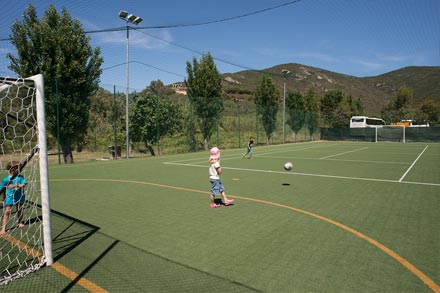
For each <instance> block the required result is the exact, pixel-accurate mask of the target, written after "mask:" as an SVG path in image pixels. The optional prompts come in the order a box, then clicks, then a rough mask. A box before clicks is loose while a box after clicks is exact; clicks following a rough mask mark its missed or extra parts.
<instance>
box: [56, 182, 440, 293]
mask: <svg viewBox="0 0 440 293" xmlns="http://www.w3.org/2000/svg"><path fill="white" fill-rule="evenodd" d="M50 181H103V182H122V183H135V184H142V185H151V186H157V187H163V188H168V189H175V190H183V191H190V192H195V193H202V194H208V195H209V194H210V193H209V192H207V191H202V190H197V189H192V188H185V187H178V186H172V185H165V184H159V183H152V182H143V181H134V180H121V179H55V180H50ZM228 197H233V198H238V199H243V200H247V201H253V202H258V203H263V204H268V205H272V206H276V207H280V208H285V209H289V210H292V211H295V212H298V213H301V214H304V215H308V216H311V217H314V218H316V219H319V220H322V221H325V222H327V223H330V224H332V225H335V226H337V227H339V228H341V229H344V230H345V231H347V232H350V233H352V234H354V235H355V236H357V237H359V238H362V239H364V240H366V241H367V242H369V243H371V244H373V245H374V246H376V247H377V248H379V249H380V250H382V251H383V252H385V253H386V254H388V255H389V256H391V257H392V258H394V259H395V260H396V261H398V262H399V263H400V264H401V265H403V266H404V267H405V268H406V269H408V270H409V271H410V272H412V273H413V274H414V275H415V276H416V277H418V278H419V279H420V280H422V281H423V283H425V284H426V285H427V286H428V287H429V288H430V289H431V290H432V291H434V292H435V293H440V286H439V285H438V284H437V283H435V282H434V281H433V280H432V279H431V278H429V277H428V276H427V275H426V274H425V273H423V272H422V271H421V270H419V269H418V268H417V267H416V266H414V265H413V264H411V263H410V262H409V261H407V260H406V259H405V258H403V257H401V256H400V255H399V254H397V253H396V252H394V251H393V250H391V249H390V248H388V247H386V246H385V245H383V244H381V243H380V242H378V241H376V240H374V239H373V238H371V237H369V236H367V235H365V234H363V233H361V232H359V231H357V230H355V229H353V228H350V227H348V226H346V225H344V224H342V223H339V222H337V221H334V220H332V219H329V218H326V217H324V216H320V215H318V214H314V213H312V212H308V211H306V210H302V209H299V208H295V207H292V206H288V205H284V204H280V203H276V202H271V201H266V200H261V199H255V198H250V197H244V196H238V195H232V194H228Z"/></svg>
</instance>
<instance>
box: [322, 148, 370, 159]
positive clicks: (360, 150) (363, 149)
mask: <svg viewBox="0 0 440 293" xmlns="http://www.w3.org/2000/svg"><path fill="white" fill-rule="evenodd" d="M365 149H368V147H364V148H360V149H357V150H352V151H348V152H343V153H339V154H336V155H331V156H327V157H322V158H320V159H321V160H324V159H328V158H332V157H336V156H340V155H344V154H348V153H354V152H358V151H362V150H365Z"/></svg>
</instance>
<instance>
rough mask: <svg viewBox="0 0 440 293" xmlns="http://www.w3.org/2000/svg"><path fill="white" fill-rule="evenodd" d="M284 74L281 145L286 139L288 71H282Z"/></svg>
mask: <svg viewBox="0 0 440 293" xmlns="http://www.w3.org/2000/svg"><path fill="white" fill-rule="evenodd" d="M281 72H282V73H283V74H284V95H283V143H284V142H285V139H286V80H287V76H288V75H289V73H290V71H289V70H287V69H283V70H282V71H281Z"/></svg>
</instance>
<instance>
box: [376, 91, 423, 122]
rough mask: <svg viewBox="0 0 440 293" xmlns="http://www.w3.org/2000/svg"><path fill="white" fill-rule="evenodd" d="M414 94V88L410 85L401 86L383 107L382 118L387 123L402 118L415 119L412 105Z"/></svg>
mask: <svg viewBox="0 0 440 293" xmlns="http://www.w3.org/2000/svg"><path fill="white" fill-rule="evenodd" d="M412 96H413V94H412V90H411V89H410V88H409V87H406V86H402V87H400V88H399V90H398V91H397V93H396V94H395V95H394V96H392V97H391V99H390V101H389V102H388V103H387V104H386V105H385V106H384V107H383V108H382V111H381V115H382V119H384V120H385V121H386V123H387V124H390V123H391V122H399V121H401V120H414V116H415V112H414V109H413V108H412V106H411V104H412Z"/></svg>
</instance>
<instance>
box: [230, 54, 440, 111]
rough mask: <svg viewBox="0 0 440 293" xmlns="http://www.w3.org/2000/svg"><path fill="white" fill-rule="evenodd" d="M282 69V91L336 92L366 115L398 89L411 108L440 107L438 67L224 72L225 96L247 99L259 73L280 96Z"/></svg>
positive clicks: (275, 68) (288, 66)
mask: <svg viewBox="0 0 440 293" xmlns="http://www.w3.org/2000/svg"><path fill="white" fill-rule="evenodd" d="M282 70H288V71H290V74H289V75H288V77H287V78H286V91H300V92H301V93H303V94H304V93H306V92H307V91H308V90H310V89H312V90H314V91H315V92H316V93H318V95H320V96H323V95H324V94H325V93H326V92H328V91H331V90H340V91H342V92H343V93H345V94H349V95H351V96H352V97H353V98H354V99H357V98H360V99H361V100H362V102H363V104H364V108H365V112H366V114H367V115H378V114H379V113H380V111H381V110H382V108H383V106H384V105H385V104H386V103H388V102H389V100H390V98H391V97H392V96H393V95H395V94H396V92H397V91H398V89H399V88H400V87H402V86H407V87H409V88H411V90H412V92H413V104H412V105H413V107H414V108H418V107H420V105H421V104H423V102H425V101H432V102H433V103H434V104H436V105H437V106H439V107H440V66H407V67H403V68H400V69H396V70H393V71H390V72H387V73H384V74H381V75H377V76H369V77H356V76H351V75H346V74H341V73H337V72H332V71H329V70H326V69H321V68H317V67H312V66H307V65H303V64H297V63H287V64H280V65H276V66H273V67H270V68H266V69H263V70H244V71H240V72H235V73H224V74H222V80H223V86H224V89H225V92H226V93H227V94H228V95H233V96H236V95H237V94H238V95H240V96H242V97H243V98H244V99H251V98H252V95H253V91H254V90H255V88H256V87H257V86H259V84H260V83H261V80H262V76H263V74H268V75H270V76H271V77H272V78H273V80H274V82H275V84H276V86H277V88H278V89H279V90H280V94H281V95H283V87H284V75H283V73H282Z"/></svg>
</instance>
